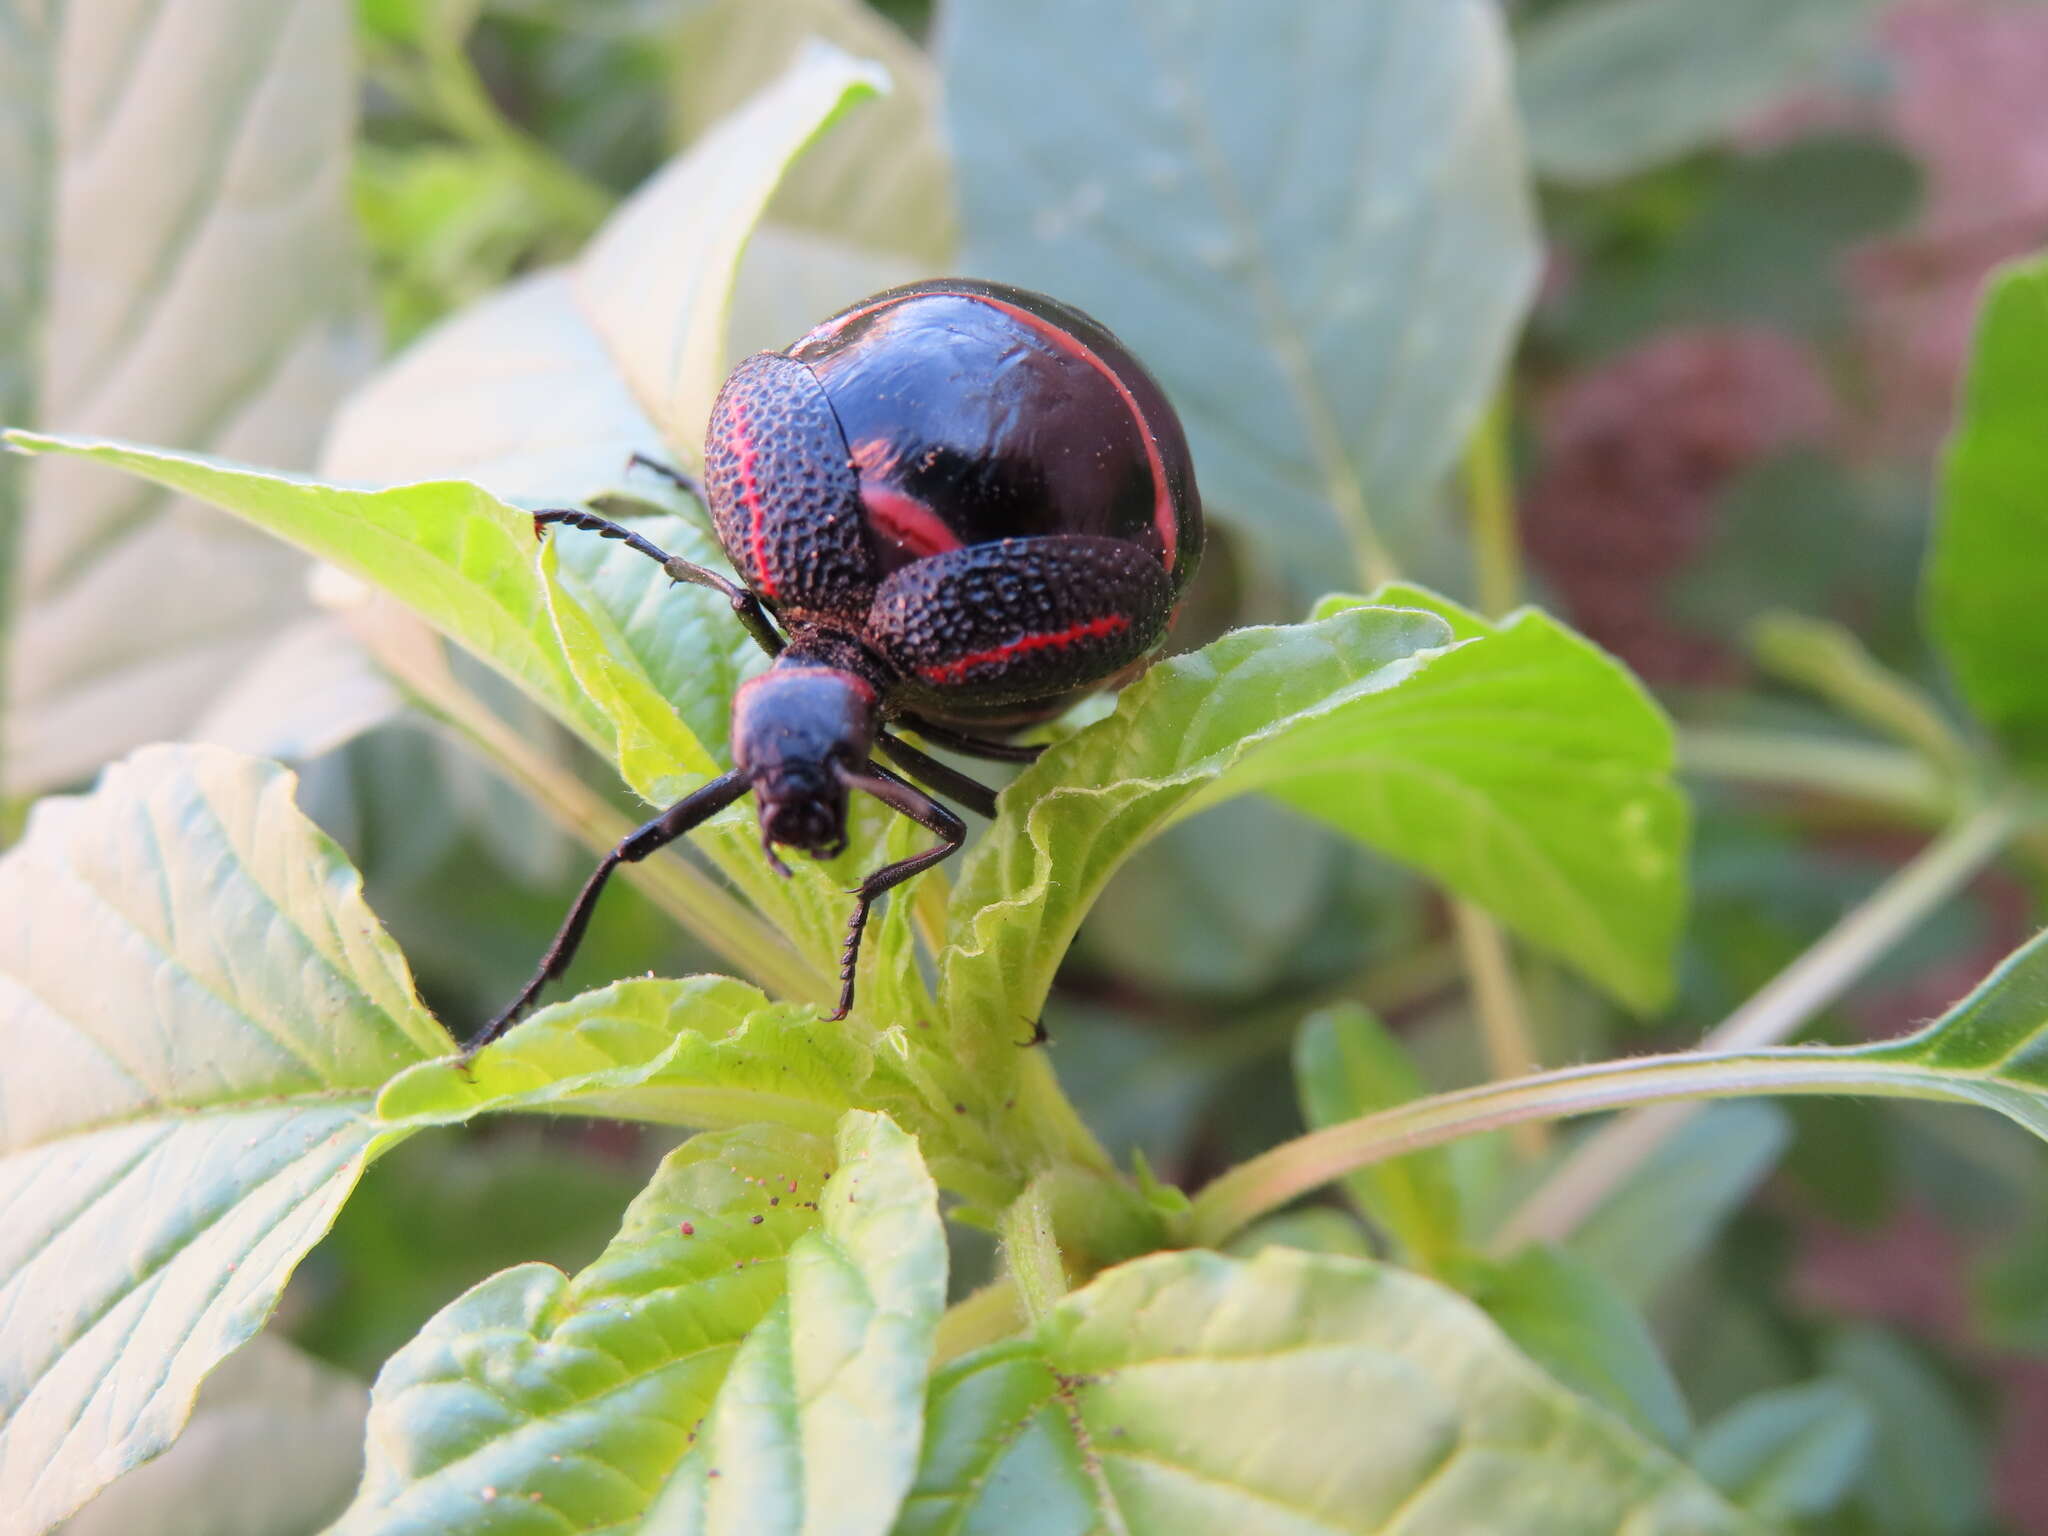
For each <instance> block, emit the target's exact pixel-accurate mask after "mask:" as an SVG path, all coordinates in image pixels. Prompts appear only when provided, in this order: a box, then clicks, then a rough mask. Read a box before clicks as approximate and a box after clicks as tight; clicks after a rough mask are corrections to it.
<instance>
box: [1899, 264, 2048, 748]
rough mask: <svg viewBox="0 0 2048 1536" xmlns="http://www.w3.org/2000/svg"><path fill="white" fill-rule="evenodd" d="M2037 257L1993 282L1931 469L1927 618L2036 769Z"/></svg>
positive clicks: (1994, 721)
mask: <svg viewBox="0 0 2048 1536" xmlns="http://www.w3.org/2000/svg"><path fill="white" fill-rule="evenodd" d="M2044 566H2048V259H2042V260H2036V261H2031V262H2021V263H2017V264H2015V265H2013V266H2010V267H2007V268H2006V269H2005V270H2004V271H2003V272H2001V273H2000V274H1999V275H1998V276H1997V277H1996V278H1994V279H1993V281H1992V285H1991V288H1990V293H1989V297H1988V298H1987V300H1986V301H1985V307H1984V313H1983V316H1982V318H1981V319H1980V320H1979V322H1978V326H1977V342H1976V353H1975V356H1974V358H1973V360H1972V362H1971V364H1970V376H1969V380H1968V382H1967V383H1966V384H1965V385H1964V389H1963V406H1962V414H1961V417H1960V419H1959V420H1958V422H1957V425H1956V431H1955V436H1954V437H1953V438H1951V439H1950V441H1949V447H1948V460H1947V465H1946V468H1945V469H1944V471H1943V475H1942V487H1941V510H1940V513H1939V516H1938V518H1937V521H1936V523H1935V530H1934V546H1933V549H1932V551H1931V553H1930V556H1929V562H1928V569H1927V593H1926V600H1927V617H1928V623H1929V626H1930V628H1931V629H1932V630H1933V633H1934V639H1935V642H1936V643H1937V644H1938V645H1939V646H1940V648H1941V651H1942V654H1943V655H1944V657H1945V658H1946V659H1947V661H1948V665H1949V668H1950V670H1951V671H1952V672H1954V674H1955V678H1956V682H1957V684H1958V686H1959V687H1960V688H1961V689H1962V693H1963V697H1964V699H1965V700H1966V701H1967V702H1968V703H1969V705H1970V707H1971V708H1972V709H1973V710H1975V711H1976V713H1977V716H1978V718H1979V719H1981V720H1982V721H1983V722H1984V723H1985V724H1986V725H1988V726H1989V727H1990V728H1991V729H1992V731H1993V732H1994V733H1995V734H1996V736H1997V737H1998V739H1999V740H2000V742H2001V743H2003V745H2004V746H2005V748H2006V750H2007V751H2008V752H2009V753H2011V755H2012V757H2013V758H2014V760H2015V761H2016V762H2018V763H2019V764H2020V765H2021V766H2022V767H2025V768H2027V769H2029V770H2031V771H2034V772H2036V773H2039V772H2042V771H2044V770H2048V631H2044V629H2043V627H2042V625H2041V624H2040V623H2039V619H2040V599H2041V586H2040V582H2039V580H2038V576H2039V573H2040V571H2041V570H2042V569H2043V567H2044Z"/></svg>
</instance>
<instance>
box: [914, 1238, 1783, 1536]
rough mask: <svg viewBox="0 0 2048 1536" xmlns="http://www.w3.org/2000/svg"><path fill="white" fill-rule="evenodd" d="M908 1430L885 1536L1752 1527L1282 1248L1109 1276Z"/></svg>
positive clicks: (1417, 1292) (1464, 1333)
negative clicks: (893, 1532) (904, 1464)
mask: <svg viewBox="0 0 2048 1536" xmlns="http://www.w3.org/2000/svg"><path fill="white" fill-rule="evenodd" d="M930 1415H931V1424H930V1429H929V1431H928V1433H927V1436H926V1443H925V1456H924V1464H923V1466H922V1468H921V1469H920V1471H919V1473H918V1480H917V1487H916V1489H915V1491H914V1492H913V1493H912V1495H911V1500H910V1503H909V1505H908V1506H907V1508H906V1511H905V1515H904V1518H903V1520H902V1521H901V1522H900V1523H899V1525H898V1526H897V1531H898V1532H899V1536H926V1533H937V1532H953V1531H963V1530H972V1531H990V1532H994V1531H1001V1532H1004V1533H1005V1536H1041V1533H1044V1536H1053V1533H1059V1536H1080V1533H1082V1532H1095V1531H1131V1532H1138V1531H1173V1532H1176V1533H1178V1536H1209V1533H1216V1536H1238V1533H1241V1532H1245V1531H1253V1530H1256V1531H1261V1532H1274V1533H1276V1536H1277V1533H1280V1532H1287V1533H1290V1536H1291V1533H1299V1536H1310V1533H1335V1532H1350V1533H1358V1536H1368V1533H1369V1536H1394V1533H1397V1532H1401V1533H1405V1532H1420V1531H1485V1532H1487V1533H1489V1536H1522V1533H1528V1536H1534V1533H1538V1532H1540V1533H1542V1536H1579V1533H1584V1536H1612V1533H1613V1532H1615V1531H1617V1530H1626V1531H1632V1532H1633V1531H1641V1532H1652V1531H1654V1532H1658V1533H1660V1536H1662V1533H1673V1536H1675V1533H1679V1532H1684V1533H1688V1536H1708V1533H1715V1532H1725V1533H1736V1532H1753V1531H1755V1530H1756V1529H1757V1528H1756V1527H1755V1526H1753V1525H1752V1524H1751V1523H1750V1522H1749V1521H1748V1520H1746V1519H1745V1518H1744V1517H1743V1516H1741V1515H1739V1514H1738V1513H1737V1512H1736V1511H1734V1510H1733V1509H1731V1508H1730V1507H1729V1506H1728V1505H1726V1504H1724V1503H1723V1502H1722V1501H1721V1500H1720V1499H1719V1497H1718V1496H1717V1495H1715V1494H1714V1492H1713V1491H1712V1490H1711V1489H1709V1488H1708V1487H1707V1486H1706V1485H1705V1484H1704V1483H1702V1482H1701V1481H1700V1480H1699V1479H1697V1478H1696V1477H1694V1476H1693V1475H1692V1474H1690V1473H1689V1472H1687V1471H1686V1470H1685V1468H1684V1467H1682V1466H1681V1465H1680V1464H1679V1463H1678V1462H1676V1461H1674V1460H1673V1459H1672V1458H1671V1457H1670V1455H1668V1454H1667V1453H1666V1452H1664V1451H1662V1450H1660V1449H1658V1448H1657V1447H1656V1446H1654V1445H1652V1444H1650V1443H1649V1442H1647V1441H1645V1440H1643V1439H1641V1438H1639V1437H1638V1436H1637V1435H1636V1434H1635V1433H1634V1432H1633V1431H1631V1430H1629V1429H1628V1428H1626V1427H1625V1426H1624V1425H1623V1424H1621V1423H1620V1422H1619V1421H1618V1420H1616V1419H1614V1418H1612V1417H1610V1416H1609V1415H1607V1414H1606V1413H1604V1412H1602V1411H1601V1410H1600V1409H1598V1408H1595V1407H1593V1406H1592V1405H1591V1404H1589V1403H1587V1402H1586V1401H1585V1400H1584V1399H1582V1398H1580V1397H1578V1396H1576V1395H1575V1394H1573V1393H1571V1392H1568V1391H1566V1390H1565V1389H1564V1388H1562V1387H1560V1386H1559V1385H1558V1384H1557V1383H1556V1382H1554V1381H1552V1380H1551V1379H1550V1378H1548V1377H1547V1376H1545V1375H1544V1374H1543V1373H1542V1372H1541V1371H1540V1370H1538V1369H1537V1368H1536V1367H1535V1366H1533V1365H1531V1364H1530V1362H1529V1361H1528V1360H1526V1359H1525V1358H1523V1357H1522V1356H1521V1355H1520V1354H1518V1353H1517V1352H1516V1351H1515V1349H1514V1348H1513V1347H1512V1346H1511V1345H1510V1344H1509V1343H1508V1342H1507V1341H1506V1340H1505V1339H1504V1338H1502V1337H1501V1335H1500V1333H1499V1332H1498V1331H1497V1330H1496V1329H1495V1328H1494V1327H1493V1325H1492V1324H1491V1323H1489V1322H1488V1321H1487V1320H1486V1318H1485V1317H1484V1316H1483V1315H1482V1314H1481V1313H1480V1312H1479V1311H1478V1309H1477V1308H1475V1307H1473V1306H1472V1305H1471V1303H1469V1302H1467V1301H1464V1300H1463V1299H1462V1298H1460V1297H1458V1296H1457V1295H1455V1294H1454V1293H1452V1292H1450V1291H1447V1290H1444V1289H1442V1288H1441V1287H1439V1286H1437V1285H1435V1284H1433V1283H1431V1282H1429V1281H1427V1280H1423V1279H1421V1278H1419V1277H1416V1276H1413V1275H1408V1274H1404V1273H1403V1272H1401V1271H1399V1270H1394V1269H1386V1268H1381V1267H1379V1266H1376V1265H1373V1264H1369V1263H1366V1262H1363V1261H1361V1260H1356V1259H1343V1258H1335V1257H1328V1256H1320V1255H1316V1256H1311V1255H1308V1254H1303V1253H1298V1252H1291V1251H1289V1250H1287V1249H1282V1248H1273V1249H1268V1250H1267V1251H1265V1252H1264V1253H1262V1254H1260V1255H1259V1256H1258V1257H1257V1258H1255V1259H1253V1260H1250V1261H1248V1262H1247V1261H1241V1260H1235V1259H1227V1258H1224V1257H1222V1256H1221V1255H1218V1254H1212V1253H1201V1252H1189V1253H1174V1254H1161V1255H1157V1256H1154V1257H1151V1258H1146V1259H1140V1260H1138V1261H1137V1262H1136V1263H1133V1264H1127V1265H1124V1266H1122V1267H1121V1268H1118V1269H1114V1270H1110V1271H1108V1272H1107V1273H1105V1274H1103V1275H1101V1276H1099V1277H1097V1279H1096V1280H1095V1282H1094V1283H1093V1284H1091V1285H1089V1286H1088V1287H1087V1288H1086V1289H1084V1290H1082V1291H1078V1292H1076V1293H1075V1294H1073V1295H1071V1296H1069V1297H1067V1298H1066V1299H1065V1300H1064V1301H1063V1302H1061V1303H1060V1305H1059V1306H1058V1307H1057V1308H1056V1309H1055V1310H1054V1311H1053V1312H1052V1313H1051V1314H1050V1315H1049V1316H1048V1317H1047V1318H1046V1319H1045V1320H1044V1322H1043V1323H1041V1324H1040V1325H1039V1327H1038V1328H1037V1329H1036V1330H1035V1331H1034V1332H1033V1333H1032V1334H1030V1335H1027V1336H1026V1337H1024V1338H1022V1339H1019V1340H1017V1341H1015V1342H1014V1343H1009V1344H998V1345H996V1346H994V1347H993V1348H990V1349H986V1350H983V1351H982V1352H980V1353H979V1354H976V1355H971V1356H968V1357H967V1358H966V1359H964V1360H961V1361H959V1362H958V1363H957V1364H954V1365H952V1366H949V1367H948V1368H947V1369H945V1370H943V1371H941V1372H940V1373H939V1375H938V1376H937V1377H936V1378H935V1380H934V1382H933V1384H932V1404H931V1410H930Z"/></svg>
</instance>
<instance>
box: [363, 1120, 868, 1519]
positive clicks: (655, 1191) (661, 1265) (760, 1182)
mask: <svg viewBox="0 0 2048 1536" xmlns="http://www.w3.org/2000/svg"><path fill="white" fill-rule="evenodd" d="M832 1166H833V1158H832V1148H831V1144H830V1143H829V1142H827V1141H825V1140H822V1139H820V1138H818V1137H814V1136H809V1135H805V1134H804V1133H802V1132H799V1131H792V1130H789V1129H787V1128H783V1127H773V1126H754V1127H749V1128H747V1129H744V1130H737V1131H728V1132H722V1133H719V1134H716V1135H708V1136H698V1137H695V1138H693V1139H692V1140H690V1141H688V1142H686V1143H684V1145H682V1146H681V1147H679V1148H677V1149H676V1150H675V1151H674V1152H671V1153H670V1154H669V1155H668V1157H667V1158H666V1159H664V1160H663V1162H662V1164H661V1167H660V1168H659V1169H658V1170H657V1171H656V1173H655V1175H654V1178H653V1180H652V1181H651V1182H650V1183H649V1184H648V1186H647V1188H646V1189H645V1190H643V1191H642V1192H641V1193H640V1195H639V1196H638V1198H636V1199H635V1200H634V1202H633V1204H632V1205H631V1206H630V1207H629V1208H628V1209H627V1211H626V1214H625V1218H624V1220H623V1222H622V1223H621V1225H620V1228H619V1233H618V1236H617V1237H616V1238H614V1239H613V1240H612V1242H611V1244H610V1245H609V1246H608V1247H607V1248H606V1249H605V1251H604V1253H603V1254H602V1255H601V1256H600V1257H599V1258H598V1259H597V1260H596V1261H595V1262H594V1263H592V1264H591V1265H590V1266H589V1267H588V1268H587V1269H585V1270H583V1271H582V1272H581V1273H580V1274H578V1275H577V1276H576V1277H575V1278H574V1279H571V1278H569V1277H568V1276H566V1275H564V1274H563V1273H562V1272H561V1271H560V1270H558V1269H554V1268H552V1267H550V1266H548V1265H545V1264H523V1265H520V1266H519V1267H517V1268H515V1269H508V1270H505V1271H504V1272H503V1273H501V1274H497V1275H494V1276H492V1277H491V1278H490V1279H488V1280H486V1281H484V1282H483V1283H482V1284H480V1285H478V1286H475V1287H474V1288H472V1289H471V1290H469V1291H467V1292H466V1293H464V1294H463V1295H462V1296H460V1297H458V1298H457V1299H456V1300H454V1301H452V1302H450V1303H449V1304H448V1305H447V1306H446V1307H444V1308H443V1309H442V1310H441V1311H440V1312H439V1313H438V1314H436V1315H435V1317H434V1318H433V1320H432V1321H430V1322H429V1323H428V1324H427V1326H426V1327H425V1328H424V1329H422V1330H421V1331H420V1334H419V1336H418V1337H417V1338H415V1339H413V1340H412V1342H410V1343H409V1344H407V1345H406V1346H405V1347H404V1348H403V1349H401V1350H399V1352H398V1353H397V1354H395V1355H393V1356H392V1357H391V1360H390V1362H389V1363H388V1364H386V1366H385V1367H384V1369H383V1371H382V1372H381V1373H380V1374H379V1375H378V1377H377V1384H376V1387H375V1389H374V1390H373V1392H372V1395H371V1404H370V1426H369V1467H368V1470H367V1471H366V1473H365V1474H364V1478H363V1485H362V1488H361V1489H360V1491H359V1492H358V1493H357V1495H356V1499H355V1502H354V1504H353V1505H351V1506H350V1508H349V1511H348V1513H347V1515H346V1516H344V1518H343V1519H342V1520H341V1522H340V1523H339V1524H338V1525H337V1526H336V1527H335V1536H368V1533H371V1532H375V1533H377V1536H398V1533H401V1532H417V1533H420V1536H427V1533H430V1532H431V1533H435V1536H440V1533H444V1532H466V1531H476V1532H483V1531H489V1532H501V1533H517V1532H526V1531H532V1532H553V1531H560V1530H562V1529H563V1528H564V1527H567V1528H569V1529H573V1530H579V1531H620V1530H627V1529H631V1528H632V1523H633V1522H634V1521H636V1520H637V1519H638V1518H639V1517H640V1515H641V1513H642V1512H643V1511H644V1510H645V1508H646V1506H647V1504H648V1501H649V1499H650V1498H651V1497H652V1490H654V1489H656V1488H658V1487H659V1486H660V1485H661V1483H662V1481H663V1480H664V1479H665V1478H667V1477H668V1476H669V1475H670V1473H671V1472H672V1471H673V1470H674V1468H675V1467H676V1465H677V1464H678V1463H679V1462H680V1461H681V1460H682V1458H683V1456H684V1454H685V1452H686V1451H687V1450H688V1448H689V1441H690V1436H691V1435H692V1434H693V1433H694V1432H695V1428H696V1425H697V1424H698V1422H699V1421H700V1420H701V1419H702V1418H703V1417H704V1415H705V1414H706V1413H707V1412H709V1411H710V1408H711V1405H712V1401H713V1398H714V1394H716V1392H717V1390H718V1385H719V1383H720V1382H721V1381H722V1380H723V1379H724V1378H725V1374H726V1371H727V1370H728V1369H729V1368H730V1367H731V1365H732V1363H733V1357H734V1355H735V1353H736V1351H737V1350H738V1348H739V1345H740V1341H741V1339H743V1338H744V1337H745V1336H746V1335H747V1333H748V1331H749V1330H750V1329H752V1328H754V1327H755V1325H756V1324H758V1323H759V1322H760V1321H761V1320H762V1319H763V1318H765V1317H767V1316H768V1315H769V1314H770V1312H771V1311H772V1309H773V1308H775V1307H776V1306H777V1304H778V1302H779V1300H780V1298H781V1297H782V1295H783V1292H784V1288H785V1285H786V1283H787V1265H788V1264H789V1262H790V1256H791V1251H792V1249H793V1248H794V1247H795V1246H796V1245H797V1244H798V1243H799V1242H800V1241H801V1240H802V1239H803V1238H804V1236H805V1234H807V1233H809V1232H811V1231H812V1230H813V1229H815V1228H816V1227H817V1225H818V1223H819V1220H820V1217H819V1213H818V1206H819V1205H820V1204H821V1203H823V1201H824V1199H825V1196H824V1195H823V1194H822V1193H821V1189H822V1188H823V1187H824V1185H825V1180H826V1177H827V1175H828V1174H829V1173H830V1172H831V1170H832Z"/></svg>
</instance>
